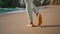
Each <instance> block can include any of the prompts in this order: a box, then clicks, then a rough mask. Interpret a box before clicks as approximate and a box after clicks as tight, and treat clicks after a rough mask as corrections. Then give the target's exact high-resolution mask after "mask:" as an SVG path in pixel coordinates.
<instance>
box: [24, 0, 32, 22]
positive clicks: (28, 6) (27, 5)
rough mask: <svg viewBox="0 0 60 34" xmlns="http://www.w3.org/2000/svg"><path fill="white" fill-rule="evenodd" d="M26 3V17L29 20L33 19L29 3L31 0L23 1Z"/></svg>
mask: <svg viewBox="0 0 60 34" xmlns="http://www.w3.org/2000/svg"><path fill="white" fill-rule="evenodd" d="M25 3H26V10H27V15H28V17H29V18H28V19H29V22H31V21H32V20H33V19H32V3H31V0H26V1H25Z"/></svg>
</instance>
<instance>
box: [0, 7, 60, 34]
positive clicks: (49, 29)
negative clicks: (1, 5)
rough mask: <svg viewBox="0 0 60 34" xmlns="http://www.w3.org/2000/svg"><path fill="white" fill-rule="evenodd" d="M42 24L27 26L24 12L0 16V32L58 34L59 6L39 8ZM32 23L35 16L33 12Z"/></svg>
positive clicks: (59, 32)
mask: <svg viewBox="0 0 60 34" xmlns="http://www.w3.org/2000/svg"><path fill="white" fill-rule="evenodd" d="M39 13H40V14H41V15H42V25H41V26H39V27H28V26H27V24H28V23H29V20H28V17H27V14H26V12H20V13H15V14H9V15H5V16H0V34H60V6H53V7H50V8H46V9H40V10H39ZM33 17H34V18H33V21H34V24H37V18H36V16H35V14H34V13H33Z"/></svg>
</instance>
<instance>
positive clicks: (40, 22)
mask: <svg viewBox="0 0 60 34" xmlns="http://www.w3.org/2000/svg"><path fill="white" fill-rule="evenodd" d="M36 16H37V19H38V26H40V25H41V24H42V17H41V15H40V14H39V13H37V14H36Z"/></svg>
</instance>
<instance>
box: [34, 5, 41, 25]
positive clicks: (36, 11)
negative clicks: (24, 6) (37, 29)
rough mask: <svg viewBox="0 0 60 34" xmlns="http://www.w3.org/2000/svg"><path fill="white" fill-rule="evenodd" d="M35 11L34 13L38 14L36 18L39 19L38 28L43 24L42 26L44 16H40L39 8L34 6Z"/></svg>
mask: <svg viewBox="0 0 60 34" xmlns="http://www.w3.org/2000/svg"><path fill="white" fill-rule="evenodd" d="M33 7H34V8H33V11H34V13H35V14H36V16H37V19H38V26H40V25H41V24H42V16H41V14H39V12H38V10H39V8H37V7H35V6H34V5H33Z"/></svg>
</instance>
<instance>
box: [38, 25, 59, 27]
mask: <svg viewBox="0 0 60 34" xmlns="http://www.w3.org/2000/svg"><path fill="white" fill-rule="evenodd" d="M39 27H60V25H41V26H39Z"/></svg>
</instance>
